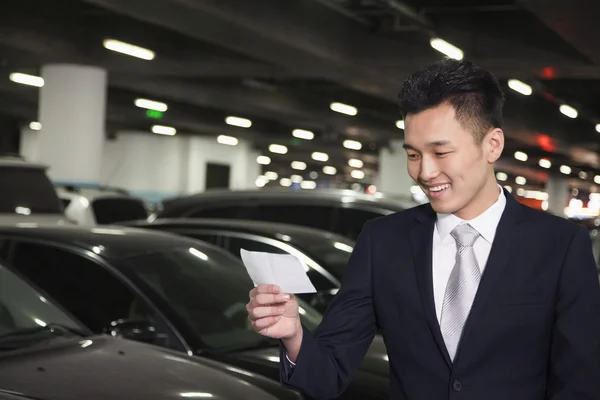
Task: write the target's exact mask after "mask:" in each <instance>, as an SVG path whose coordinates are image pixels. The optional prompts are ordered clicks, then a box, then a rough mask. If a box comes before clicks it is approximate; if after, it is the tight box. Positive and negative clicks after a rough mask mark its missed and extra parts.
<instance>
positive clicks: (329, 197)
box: [162, 188, 418, 211]
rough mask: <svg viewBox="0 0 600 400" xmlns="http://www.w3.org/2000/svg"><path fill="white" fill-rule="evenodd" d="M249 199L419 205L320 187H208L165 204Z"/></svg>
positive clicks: (390, 207) (396, 208)
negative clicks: (222, 188)
mask: <svg viewBox="0 0 600 400" xmlns="http://www.w3.org/2000/svg"><path fill="white" fill-rule="evenodd" d="M249 199H255V200H298V199H302V200H303V201H306V200H308V201H330V202H335V203H339V202H342V203H353V202H355V203H359V204H362V205H365V204H368V205H372V206H374V207H378V208H385V209H388V210H392V211H401V210H402V209H406V208H410V207H414V206H416V205H418V204H417V203H416V202H415V201H414V200H413V199H412V198H409V197H407V196H393V195H385V194H378V195H369V194H366V193H358V192H356V191H354V190H347V189H316V190H290V189H287V188H281V189H278V188H277V189H275V188H274V189H261V190H255V189H250V190H219V189H213V190H207V191H206V192H203V193H198V194H193V195H189V196H183V197H175V198H170V199H165V200H164V201H163V202H162V205H163V207H164V208H165V209H167V208H177V207H186V206H193V205H195V204H202V203H213V202H221V201H227V202H246V201H248V200H249Z"/></svg>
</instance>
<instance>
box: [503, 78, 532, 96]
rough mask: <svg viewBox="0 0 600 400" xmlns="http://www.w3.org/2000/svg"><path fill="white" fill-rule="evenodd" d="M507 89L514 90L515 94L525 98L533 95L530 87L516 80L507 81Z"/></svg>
mask: <svg viewBox="0 0 600 400" xmlns="http://www.w3.org/2000/svg"><path fill="white" fill-rule="evenodd" d="M508 87H509V88H511V89H512V90H514V91H515V92H519V93H521V94H523V95H525V96H529V95H530V94H531V93H533V90H532V89H531V86H529V85H528V84H526V83H524V82H521V81H520V80H517V79H509V80H508Z"/></svg>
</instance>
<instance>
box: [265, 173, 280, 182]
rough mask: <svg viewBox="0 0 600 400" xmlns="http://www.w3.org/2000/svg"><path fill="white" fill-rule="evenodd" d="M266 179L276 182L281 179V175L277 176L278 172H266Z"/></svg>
mask: <svg viewBox="0 0 600 400" xmlns="http://www.w3.org/2000/svg"><path fill="white" fill-rule="evenodd" d="M265 178H267V179H268V180H270V181H274V180H275V179H277V178H279V175H277V172H274V171H267V172H265Z"/></svg>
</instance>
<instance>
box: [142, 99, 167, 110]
mask: <svg viewBox="0 0 600 400" xmlns="http://www.w3.org/2000/svg"><path fill="white" fill-rule="evenodd" d="M134 104H135V106H136V107H139V108H145V109H148V110H156V111H160V112H165V111H167V108H168V107H167V105H166V104H165V103H161V102H160V101H154V100H148V99H135V102H134Z"/></svg>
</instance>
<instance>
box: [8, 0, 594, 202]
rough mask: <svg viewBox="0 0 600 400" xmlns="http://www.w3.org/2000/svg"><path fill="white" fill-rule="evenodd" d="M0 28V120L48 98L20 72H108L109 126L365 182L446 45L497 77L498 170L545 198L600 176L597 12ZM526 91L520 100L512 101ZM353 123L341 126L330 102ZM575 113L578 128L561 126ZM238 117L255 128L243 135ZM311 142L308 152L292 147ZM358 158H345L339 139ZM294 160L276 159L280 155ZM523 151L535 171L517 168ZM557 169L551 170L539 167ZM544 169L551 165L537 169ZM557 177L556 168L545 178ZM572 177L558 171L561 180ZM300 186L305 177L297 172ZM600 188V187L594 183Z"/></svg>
mask: <svg viewBox="0 0 600 400" xmlns="http://www.w3.org/2000/svg"><path fill="white" fill-rule="evenodd" d="M2 5H3V7H2V11H3V12H2V13H0V72H1V73H2V78H1V79H0V104H1V108H0V112H1V113H3V114H4V115H7V116H10V117H13V118H18V119H19V121H21V122H22V123H23V124H25V123H29V122H30V121H33V120H35V119H36V116H37V101H38V89H37V88H36V87H31V86H24V85H18V84H15V83H14V82H11V81H10V80H9V79H8V77H9V74H10V73H12V72H23V73H29V74H33V75H39V70H40V67H41V66H42V65H43V64H46V63H53V62H74V63H85V64H93V65H99V66H102V67H105V68H106V69H107V70H108V71H109V91H108V108H107V126H108V127H109V129H110V130H111V131H113V132H114V131H116V130H133V129H135V130H144V131H148V132H149V134H152V133H151V132H150V127H151V126H152V125H153V124H156V123H157V120H155V119H151V118H149V117H148V116H147V115H146V112H145V111H144V110H143V109H140V108H138V107H136V106H135V105H134V101H135V99H137V98H147V99H152V100H156V101H160V102H164V103H166V104H168V110H167V111H166V112H165V113H164V115H163V117H162V119H160V124H162V125H168V126H173V127H175V128H176V129H177V131H178V134H190V135H210V136H214V137H216V136H217V135H220V134H225V135H230V136H235V137H238V138H247V139H250V140H251V141H252V142H253V143H254V144H255V146H256V147H257V149H259V150H260V151H261V152H263V153H264V154H265V155H269V156H270V157H271V159H272V161H273V162H272V164H271V165H270V166H269V167H268V169H272V170H275V171H276V172H278V173H279V174H280V175H284V174H290V173H292V172H291V170H290V163H291V161H294V160H298V161H303V162H305V163H307V164H308V166H307V169H306V170H305V171H304V173H306V174H308V173H309V172H310V171H312V170H315V169H316V168H317V167H319V166H320V165H322V163H319V162H318V161H314V160H312V159H311V154H312V153H313V152H315V151H320V152H325V153H327V154H328V155H329V158H330V160H329V161H328V164H330V165H333V166H334V167H336V168H337V170H338V172H340V173H341V172H342V171H344V172H345V174H346V177H347V178H348V179H350V180H352V178H350V177H349V176H348V174H349V172H350V170H351V169H352V168H350V167H349V166H348V160H349V159H352V158H358V159H361V160H363V162H364V171H365V173H366V178H365V181H366V182H368V181H369V179H370V177H371V176H373V174H376V173H377V169H378V166H377V154H378V153H379V151H380V149H381V148H382V147H385V146H387V144H388V143H389V141H390V140H392V139H394V138H401V137H402V134H403V131H402V129H399V128H398V124H397V121H398V120H399V114H398V110H397V105H396V101H395V100H396V96H397V93H398V91H399V89H400V86H401V84H402V82H403V80H404V79H405V78H406V77H407V76H408V74H410V73H411V72H413V71H414V70H416V69H418V68H420V67H422V66H423V65H425V64H428V63H430V62H432V61H434V60H437V59H440V58H441V57H443V55H442V54H441V53H440V52H438V51H437V50H435V49H434V48H433V47H432V45H431V39H432V38H442V39H444V40H445V41H447V42H449V43H451V44H452V45H454V46H456V47H458V48H459V49H461V50H462V51H463V53H464V57H465V58H468V59H470V60H473V61H474V62H476V63H477V64H479V65H481V66H483V67H485V68H488V69H490V70H491V71H492V72H494V73H495V74H496V75H497V76H498V78H499V79H500V80H501V83H502V85H503V88H504V90H505V92H506V94H507V103H506V108H505V120H506V127H505V128H506V129H505V132H506V136H507V141H506V147H507V148H506V151H505V155H504V157H503V159H502V160H501V161H500V162H499V169H502V171H503V172H506V173H507V175H508V177H507V178H508V180H509V181H510V180H513V181H514V177H516V176H524V177H526V178H527V180H528V184H529V185H530V186H531V187H536V186H538V187H541V186H542V185H543V182H544V181H545V179H546V178H547V174H548V173H550V172H558V171H559V169H560V168H561V166H562V165H565V166H569V167H570V168H571V173H570V174H569V176H570V177H571V184H572V186H573V187H578V188H580V189H581V190H585V191H587V190H589V188H590V185H593V183H594V181H593V180H594V177H595V176H596V175H598V174H600V157H599V156H598V153H599V151H600V140H599V137H600V136H599V135H600V133H599V132H598V131H597V129H599V130H600V125H599V126H598V128H597V124H599V123H600V100H599V99H600V96H598V95H600V67H599V63H600V50H599V49H600V43H598V41H600V36H598V35H593V34H591V32H594V31H595V30H594V23H595V20H594V16H596V15H598V13H600V2H597V1H593V0H589V1H587V0H586V1H584V0H574V1H568V2H565V1H554V0H547V1H542V0H519V1H510V0H490V1H486V2H481V1H478V0H452V1H441V0H403V1H399V0H260V1H259V0H254V1H248V0H160V1H147V0H86V1H76V0H53V1H51V2H50V1H37V0H4V1H3V2H2ZM107 38H111V39H117V40H120V41H123V42H126V43H131V44H135V45H137V46H140V47H142V48H145V49H149V50H152V51H153V52H154V54H155V57H154V58H153V59H152V60H143V59H139V58H135V57H130V56H127V55H123V54H121V53H117V52H113V51H108V50H107V49H106V48H105V47H103V41H104V40H105V39H107ZM510 79H518V80H520V81H522V82H524V83H526V84H528V85H530V87H531V88H532V94H531V95H528V96H525V95H522V94H520V93H518V92H516V91H514V90H511V89H510V88H509V86H508V81H509V80H510ZM334 102H339V103H342V104H347V105H351V106H353V107H355V108H356V111H357V112H356V115H347V114H342V113H339V112H334V111H332V109H331V103H334ZM565 104H566V105H569V106H571V107H573V108H575V109H576V110H577V113H578V115H577V118H570V117H567V116H566V115H564V114H563V113H561V112H560V110H559V107H560V106H561V105H565ZM228 116H238V117H242V118H246V119H248V120H250V121H251V123H252V124H251V126H250V127H248V128H242V127H239V126H232V125H228V124H227V123H225V120H226V118H227V117H228ZM295 129H302V130H305V131H311V132H313V134H314V138H313V139H312V140H305V139H300V138H297V137H294V136H293V135H292V132H293V131H294V130H295ZM348 139H350V140H355V141H358V142H360V143H361V144H362V147H361V149H360V150H353V149H348V148H345V147H344V146H343V142H344V141H345V140H348ZM273 143H277V144H282V145H285V146H287V147H288V153H287V154H285V155H281V154H274V153H270V152H269V150H268V148H269V145H270V144H273ZM517 151H521V152H523V153H525V154H527V159H526V160H525V159H524V157H522V156H521V157H519V158H520V159H516V158H515V156H514V154H515V152H517ZM540 159H548V160H549V161H550V163H551V167H550V168H544V167H542V166H540ZM542 164H543V163H542ZM544 166H547V165H544ZM563 171H564V168H563ZM300 174H302V172H300ZM598 183H599V184H600V182H598Z"/></svg>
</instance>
